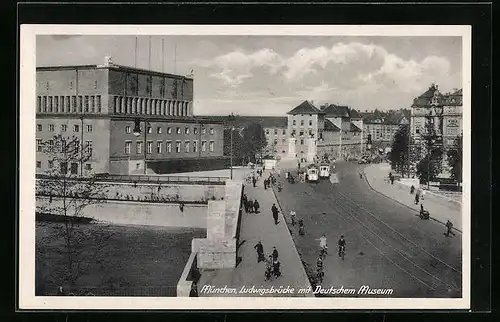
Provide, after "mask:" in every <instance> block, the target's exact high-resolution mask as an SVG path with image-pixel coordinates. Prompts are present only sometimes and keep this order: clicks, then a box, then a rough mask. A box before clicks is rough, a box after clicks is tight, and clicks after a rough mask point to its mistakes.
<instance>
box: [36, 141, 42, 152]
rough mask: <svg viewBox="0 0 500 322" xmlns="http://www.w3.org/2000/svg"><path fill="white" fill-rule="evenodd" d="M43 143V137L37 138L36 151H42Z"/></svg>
mask: <svg viewBox="0 0 500 322" xmlns="http://www.w3.org/2000/svg"><path fill="white" fill-rule="evenodd" d="M42 149H43V143H42V139H36V152H42Z"/></svg>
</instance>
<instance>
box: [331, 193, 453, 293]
mask: <svg viewBox="0 0 500 322" xmlns="http://www.w3.org/2000/svg"><path fill="white" fill-rule="evenodd" d="M340 194H341V193H340ZM341 195H342V194H341ZM338 206H339V205H338ZM339 207H340V208H343V209H344V210H345V209H346V208H345V207H342V206H339ZM351 210H352V208H351ZM346 213H347V214H348V215H349V217H351V218H354V219H355V220H356V221H358V222H359V223H360V224H361V225H362V226H363V227H365V229H366V230H368V231H369V232H371V233H372V234H373V235H374V236H376V237H377V238H378V239H380V240H381V241H382V242H383V243H384V244H386V245H387V246H389V247H390V248H392V249H393V250H395V251H396V252H397V253H399V254H400V255H401V256H402V257H403V258H404V259H406V260H407V261H408V262H410V263H411V264H412V265H413V266H415V267H416V268H418V269H420V270H421V271H422V272H424V273H426V274H427V275H429V276H430V277H432V278H435V279H436V280H438V281H439V282H441V283H442V284H444V285H447V286H451V285H450V284H448V283H446V282H444V281H442V280H440V279H439V278H438V277H436V276H435V275H433V274H432V273H430V272H429V271H427V270H426V269H424V268H422V267H421V266H419V265H418V264H417V263H415V262H414V261H412V260H411V259H410V258H408V256H409V254H408V253H407V252H405V251H402V250H400V249H397V248H395V247H393V246H391V245H390V244H389V243H387V242H386V241H385V240H384V239H383V238H382V237H381V236H380V235H378V234H377V233H376V232H374V231H373V230H371V229H370V228H369V227H368V226H366V225H365V224H364V223H363V222H361V221H360V220H359V219H358V218H356V217H355V216H353V215H350V214H349V212H347V211H346ZM341 217H342V218H344V220H345V217H344V216H342V215H341ZM390 228H392V227H390ZM360 234H361V233H360ZM400 235H401V234H400ZM401 236H403V235H401ZM403 237H404V236H403ZM404 238H405V237H404ZM405 239H406V238H405ZM410 243H412V244H413V245H415V246H417V245H416V244H414V243H413V242H411V241H410ZM417 248H419V249H421V250H423V251H424V252H425V253H427V252H426V251H425V250H424V249H422V248H421V247H419V246H417ZM403 253H404V254H403ZM405 254H406V255H408V256H406V255H405ZM431 256H432V255H431ZM432 257H434V256H432ZM434 258H435V257H434ZM438 260H439V259H438ZM439 261H440V262H442V263H444V262H443V261H441V260H439ZM444 264H445V265H447V266H448V267H450V268H451V269H453V270H455V269H454V268H453V267H451V266H449V265H448V264H446V263H444ZM398 267H399V266H398ZM457 272H458V271H457ZM458 273H460V274H461V275H462V273H461V272H458Z"/></svg>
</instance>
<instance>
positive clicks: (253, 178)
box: [252, 177, 257, 188]
mask: <svg viewBox="0 0 500 322" xmlns="http://www.w3.org/2000/svg"><path fill="white" fill-rule="evenodd" d="M252 183H253V187H254V188H255V184H256V183H257V179H255V177H252Z"/></svg>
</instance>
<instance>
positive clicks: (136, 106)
mask: <svg viewBox="0 0 500 322" xmlns="http://www.w3.org/2000/svg"><path fill="white" fill-rule="evenodd" d="M470 38H471V35H470V27H468V26H412V28H409V27H408V26H340V25H338V26H299V25H297V26H231V27H230V28H227V26H226V27H225V26H201V25H199V26H194V25H193V26H171V25H170V26H166V25H165V26H132V25H129V26H126V25H123V26H113V25H106V26H104V25H102V26H101V25H99V26H97V25H88V26H83V25H66V26H60V25H59V26H57V25H43V26H42V25H24V26H22V28H21V73H20V76H21V99H20V106H21V109H20V111H21V114H20V118H21V119H20V124H21V134H20V139H21V143H20V144H21V149H20V151H21V160H22V162H21V169H20V180H21V195H20V226H19V229H20V236H21V237H20V256H21V257H20V265H19V269H20V271H19V276H20V285H19V286H20V290H19V292H20V307H21V308H27V309H33V308H52V309H59V308H62V309H75V308H85V309H94V308H95V309H115V308H127V309H134V308H137V309H169V308H183V309H186V308H188V309H199V308H203V309H220V308H226V309H227V308H244V309H255V308H264V309H265V308H268V309H273V308H274V309H276V308H279V309H287V308H294V309H298V308H315V309H318V308H327V309H342V308H347V309H353V308H355V309H393V308H401V309H412V308H415V309H421V308H442V309H455V308H461V309H465V308H468V307H469V301H470V282H471V281H470V221H471V218H470V217H471V216H470V154H471V153H470V151H471V146H470V145H471V144H470V142H471V141H470V137H471V128H470V127H471V126H470V114H471V112H470V109H471V106H470V105H471V89H470V87H471V70H470V69H471V47H470V41H471V39H470ZM203 297H205V298H207V299H200V298H203ZM271 297H272V298H273V299H272V300H271V299H270V298H271Z"/></svg>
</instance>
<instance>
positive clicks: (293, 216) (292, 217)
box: [290, 209, 297, 226]
mask: <svg viewBox="0 0 500 322" xmlns="http://www.w3.org/2000/svg"><path fill="white" fill-rule="evenodd" d="M296 217H297V213H296V212H295V210H293V209H292V210H290V218H291V220H292V226H295V219H296Z"/></svg>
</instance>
